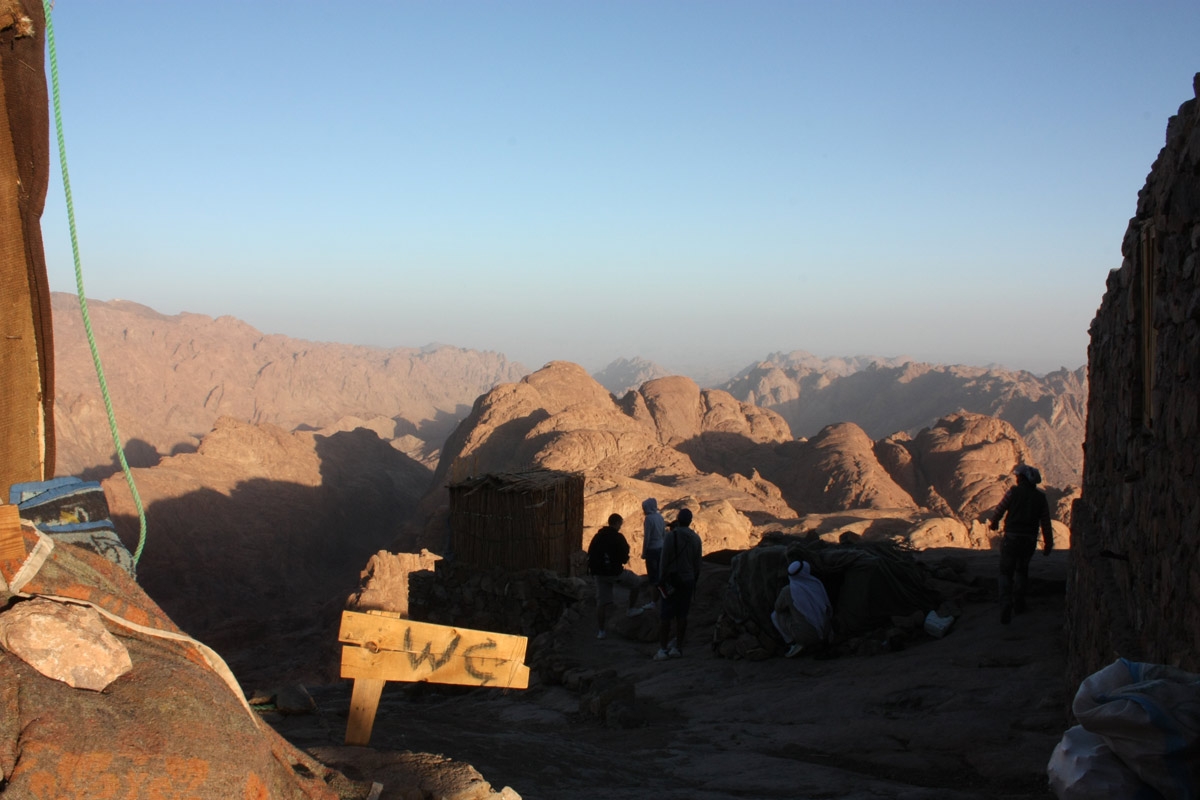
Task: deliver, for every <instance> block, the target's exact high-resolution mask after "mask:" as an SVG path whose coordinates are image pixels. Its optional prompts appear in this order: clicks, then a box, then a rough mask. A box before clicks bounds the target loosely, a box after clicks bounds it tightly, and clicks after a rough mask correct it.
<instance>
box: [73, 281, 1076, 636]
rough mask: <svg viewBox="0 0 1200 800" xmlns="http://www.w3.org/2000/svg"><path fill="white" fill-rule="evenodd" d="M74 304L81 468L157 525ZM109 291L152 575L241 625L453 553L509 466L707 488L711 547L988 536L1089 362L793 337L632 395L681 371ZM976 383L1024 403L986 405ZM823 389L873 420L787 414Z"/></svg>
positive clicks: (157, 593) (825, 399) (118, 511)
mask: <svg viewBox="0 0 1200 800" xmlns="http://www.w3.org/2000/svg"><path fill="white" fill-rule="evenodd" d="M54 308H55V324H56V337H55V339H56V347H57V350H56V358H57V364H56V374H57V392H56V401H57V402H56V423H57V437H58V448H59V454H60V455H59V468H58V472H59V474H82V475H84V476H85V477H101V478H103V477H105V476H110V477H107V478H106V479H105V489H106V492H107V493H108V495H109V497H110V503H111V505H112V511H113V514H114V517H115V518H116V519H117V520H118V523H119V528H120V530H121V533H122V536H123V538H124V539H125V540H126V541H127V542H129V543H131V544H132V543H134V542H136V538H137V534H136V530H137V528H136V521H135V518H134V507H133V502H132V498H131V496H130V495H129V492H128V489H127V488H126V486H125V483H124V480H123V479H122V478H121V477H120V476H119V475H114V474H113V472H114V469H115V468H114V463H113V462H114V456H113V454H112V445H111V442H110V440H109V434H108V426H107V423H106V421H105V418H104V413H103V404H102V402H101V399H100V397H99V393H98V390H97V389H96V388H95V377H94V373H93V368H92V365H91V362H90V358H89V356H88V351H87V347H86V344H85V339H84V336H83V332H82V330H81V323H80V320H79V315H78V308H77V306H76V304H75V299H74V298H73V297H72V296H70V295H56V296H55V297H54ZM90 310H91V319H92V322H93V327H94V330H95V335H96V339H97V342H98V344H99V348H100V351H101V355H102V357H103V358H104V363H105V371H106V375H107V379H108V385H109V387H110V389H111V391H112V395H113V398H114V404H115V406H116V408H117V415H118V421H119V423H120V427H121V432H122V434H123V435H124V437H125V440H126V441H127V443H128V444H127V454H128V457H129V460H130V462H131V464H132V465H133V466H134V467H135V468H136V469H135V471H134V472H135V478H136V483H137V485H138V487H139V492H140V494H141V497H142V501H143V503H144V505H145V507H146V510H147V517H148V521H149V529H150V531H151V534H150V537H149V540H148V544H147V546H146V550H145V553H144V560H143V563H142V567H141V574H140V577H141V579H142V580H143V583H144V585H146V586H147V588H148V589H150V590H151V594H152V596H154V597H155V599H156V600H157V601H158V602H160V603H161V604H162V605H163V606H164V608H165V609H166V610H167V611H168V612H169V613H171V615H172V616H173V618H176V619H177V620H178V621H179V622H180V623H181V624H183V625H184V626H185V627H186V628H188V629H189V630H192V631H193V632H196V633H203V634H204V635H205V636H208V637H209V638H214V639H215V640H218V641H219V640H220V637H221V636H223V635H230V636H237V635H243V633H244V632H245V631H248V630H253V629H255V628H254V625H251V624H249V623H248V622H246V620H245V615H246V614H250V615H251V616H256V617H262V616H264V615H266V616H270V615H271V614H274V613H276V612H278V613H280V614H283V616H284V617H286V616H287V613H291V612H294V611H295V610H296V609H297V608H299V607H301V606H302V605H304V604H305V603H306V602H310V601H312V599H313V597H314V596H315V595H314V594H313V591H314V590H316V589H318V588H319V587H324V588H322V589H321V591H320V592H319V593H318V594H319V595H320V596H323V597H329V596H336V595H338V594H339V593H340V592H341V591H345V592H347V593H348V592H350V591H352V590H353V589H354V586H355V584H356V582H357V578H358V572H359V570H360V568H361V566H362V564H363V563H364V562H365V560H366V559H367V557H368V556H369V555H370V554H371V553H372V552H374V551H375V550H377V549H383V548H386V549H389V550H393V551H396V550H401V551H409V552H416V551H417V550H419V549H420V548H422V547H429V548H431V549H434V550H437V549H438V547H439V546H440V544H441V543H442V542H443V541H444V537H445V522H444V517H443V516H442V512H444V505H445V500H446V492H445V486H446V484H447V483H448V482H450V481H453V480H456V479H459V478H461V477H464V476H466V475H471V474H478V473H480V472H488V471H511V470H521V469H528V468H531V467H545V468H548V469H561V470H570V471H579V472H584V473H585V474H586V476H587V481H586V506H585V507H586V520H585V522H586V525H587V530H588V531H589V532H590V531H594V530H595V528H596V527H598V526H599V525H600V524H601V523H602V522H603V521H604V520H605V519H606V518H607V516H608V515H609V514H610V513H612V512H613V511H619V512H620V513H622V514H625V515H627V516H629V515H632V516H633V517H634V518H636V514H637V512H638V509H639V508H640V503H641V500H642V499H643V498H644V497H647V496H655V497H657V498H659V500H660V504H661V505H662V506H663V507H664V508H666V509H667V511H668V514H670V513H671V512H672V511H674V510H678V509H679V508H683V507H685V506H686V507H690V508H692V509H693V511H694V512H695V513H696V514H697V517H698V519H699V520H702V523H701V525H700V527H701V528H702V529H703V535H704V538H705V547H706V549H707V550H721V549H730V550H736V549H744V548H745V547H748V546H750V545H751V544H753V543H754V542H755V541H757V540H758V539H759V538H760V537H761V536H762V535H763V534H764V533H765V532H769V531H772V530H784V531H789V532H793V533H804V532H809V533H813V534H815V535H820V536H825V537H834V538H836V537H839V536H842V535H861V536H866V537H868V538H878V537H894V536H900V537H903V538H905V539H907V540H908V541H909V542H910V543H912V544H914V545H915V546H922V545H931V544H939V545H946V544H950V545H954V546H968V547H986V546H988V542H989V536H988V533H987V531H985V530H984V529H983V528H982V526H981V525H980V523H979V516H980V514H981V513H983V512H984V511H985V510H987V509H988V508H990V507H992V506H994V505H995V502H996V501H997V500H998V499H999V497H1000V494H1001V492H1002V491H1003V488H1004V486H1005V484H1006V482H1007V480H1008V479H1009V476H1010V473H1011V470H1012V467H1013V465H1015V464H1016V463H1017V462H1018V461H1022V460H1026V461H1027V460H1033V461H1034V462H1035V463H1042V464H1046V463H1047V462H1045V461H1042V457H1041V456H1039V454H1038V452H1037V451H1036V449H1035V448H1036V447H1042V448H1043V450H1042V452H1048V449H1047V447H1046V445H1045V443H1044V442H1042V441H1041V440H1039V439H1038V438H1037V435H1038V433H1039V431H1040V432H1044V434H1045V437H1046V441H1054V439H1053V437H1054V436H1057V435H1059V434H1060V432H1061V431H1068V432H1069V431H1070V430H1071V428H1070V426H1069V425H1068V424H1067V422H1070V421H1071V420H1073V419H1075V417H1073V416H1072V413H1074V412H1073V410H1072V409H1073V408H1074V406H1073V405H1072V404H1073V403H1074V402H1075V394H1074V393H1075V392H1077V391H1078V388H1079V387H1078V380H1079V379H1080V378H1079V377H1077V376H1076V375H1075V374H1074V373H1065V372H1064V373H1062V374H1061V375H1059V376H1058V377H1057V378H1054V379H1051V378H1050V376H1048V378H1047V379H1046V380H1045V381H1042V380H1041V379H1036V378H1034V377H1033V376H1030V375H1028V374H1025V373H1021V374H1011V375H1010V374H1007V373H1004V372H1001V371H998V370H984V369H979V370H971V369H969V368H961V367H935V366H930V365H919V364H913V363H911V362H904V363H898V364H897V363H889V362H886V361H882V360H877V359H876V360H864V359H845V360H840V361H820V360H816V361H813V360H812V359H811V357H807V358H806V357H804V356H800V355H797V354H790V355H789V356H788V357H782V356H773V357H772V359H773V360H769V361H764V362H761V363H760V364H758V365H755V366H754V367H752V368H749V369H747V370H745V371H744V372H743V374H742V375H741V376H739V378H737V379H736V380H735V381H733V382H731V383H730V384H729V389H733V390H736V392H738V393H741V394H742V395H744V397H743V396H739V395H738V394H735V393H734V392H732V391H729V390H728V389H722V388H702V387H701V386H699V385H698V384H696V383H695V382H694V381H692V380H691V379H690V378H686V377H682V376H659V377H652V378H649V379H647V380H643V381H642V382H641V383H640V384H639V385H638V386H636V388H627V389H626V390H625V391H624V392H623V393H620V394H619V395H618V394H617V393H614V392H613V391H612V388H610V387H616V386H618V385H629V381H631V380H637V379H638V378H639V377H644V376H650V375H654V374H656V373H657V372H659V370H657V369H656V368H655V367H654V365H652V364H649V362H644V361H639V360H630V361H626V362H624V363H620V364H617V365H616V367H615V368H614V369H612V370H611V371H610V374H609V377H611V378H612V379H613V380H614V381H615V382H610V384H609V386H605V385H602V384H601V383H599V382H598V381H597V380H596V379H594V378H593V377H591V376H590V375H588V374H587V372H586V371H585V370H584V369H583V368H582V367H579V366H577V365H575V364H571V363H569V362H552V363H550V364H548V365H547V366H546V367H544V368H543V369H541V370H538V371H537V372H534V373H532V374H525V370H524V369H523V368H522V367H521V366H520V365H519V364H515V363H513V362H510V361H508V360H507V359H506V358H505V357H504V356H503V355H500V354H497V353H481V352H477V351H468V350H461V349H458V348H453V347H445V346H439V347H430V348H425V349H413V348H396V349H391V350H385V349H377V348H369V347H358V346H350V345H339V344H324V343H313V342H304V341H300V340H295V339H289V338H287V337H283V336H271V335H264V334H262V333H261V332H259V331H257V330H255V329H254V328H252V327H251V326H249V325H246V324H245V323H243V322H240V321H238V320H236V319H233V318H229V317H220V318H216V319H213V318H210V317H206V316H202V315H197V314H180V315H175V316H167V315H163V314H159V313H157V312H155V311H153V310H151V309H149V308H146V307H145V306H140V305H137V304H135V303H129V302H125V301H111V302H97V301H93V302H91V303H90ZM893 384H894V385H893ZM855 386H859V387H862V388H863V391H864V392H867V396H865V397H862V398H858V397H856V396H855V395H854V393H853V392H852V391H851V389H853V388H854V387H855ZM922 387H926V388H928V389H929V391H930V392H931V393H934V394H936V397H937V398H940V399H938V400H929V399H927V398H925V397H923V395H921V393H920V392H919V391H918V390H919V389H920V388H922ZM1056 388H1057V389H1058V391H1059V393H1058V394H1055V390H1056ZM939 392H940V394H939ZM964 397H966V398H968V399H970V398H972V397H974V398H978V402H979V403H985V402H986V403H990V404H991V405H989V406H988V408H990V409H992V410H1003V411H1004V412H1005V413H1006V414H1008V415H1009V416H1012V418H1013V419H1015V420H1017V422H1016V423H1014V422H1012V421H1009V420H1007V419H1006V418H1005V417H1004V416H1003V415H992V414H983V413H979V412H973V411H970V410H967V411H962V410H961V409H962V408H963V407H964V406H965V405H967V403H964V402H963V398H964ZM746 398H750V399H746ZM751 399H752V400H754V401H755V402H751V401H750V400H751ZM805 400H815V401H817V407H818V408H823V409H824V410H825V412H826V413H830V414H833V413H836V412H837V411H839V410H841V409H846V410H847V412H849V411H854V410H857V411H858V413H860V414H862V415H863V416H861V417H860V420H862V421H860V420H854V419H852V418H851V415H850V414H849V413H847V414H846V415H845V417H844V418H842V419H838V420H836V421H835V422H834V423H833V424H829V425H825V426H822V427H821V428H820V429H818V430H816V431H811V432H809V433H808V435H807V436H805V437H800V438H798V437H797V436H796V433H797V430H796V428H794V427H793V423H792V422H791V420H790V419H789V418H788V415H789V414H791V415H793V416H796V415H799V418H800V419H801V420H802V423H801V424H808V425H814V424H816V423H815V422H812V421H811V420H815V419H817V416H816V412H814V411H811V410H807V411H806V410H804V409H805V406H804V405H803V403H802V401H805ZM939 402H940V403H941V404H942V405H940V406H939ZM1021 409H1024V412H1025V416H1020V414H1019V413H1018V412H1019V411H1020V410H1021ZM888 413H892V414H895V415H898V416H897V417H896V418H897V419H901V420H902V422H901V423H900V424H896V425H895V426H892V425H890V424H888V423H887V421H886V420H887V418H888V417H887V414H888ZM926 417H928V418H929V419H928V420H927V421H923V420H925V419H926ZM803 420H810V422H807V423H805V422H803ZM1018 423H1019V426H1018ZM1055 425H1057V426H1058V427H1057V428H1056V427H1055ZM917 426H919V427H917ZM908 428H912V429H911V430H909V429H908ZM878 430H886V433H884V434H882V435H880V434H877V433H876V432H875V431H878ZM1023 434H1024V435H1023ZM1027 437H1028V438H1027ZM1047 472H1049V469H1047ZM1049 482H1050V483H1051V484H1053V480H1051V481H1049ZM1063 496H1064V493H1063V492H1061V491H1058V492H1056V493H1055V495H1054V499H1055V500H1056V504H1057V505H1059V506H1061V508H1060V512H1059V516H1060V518H1062V519H1065V508H1066V507H1067V504H1068V503H1069V499H1070V495H1069V494H1065V498H1066V499H1062V498H1063ZM1060 500H1061V502H1058V501H1060ZM635 527H636V526H635ZM586 535H590V534H589V533H585V536H586ZM1060 538H1062V539H1063V540H1064V541H1065V535H1064V536H1061V537H1060ZM636 551H637V547H636V542H635V552H636ZM336 553H343V554H345V557H344V558H342V557H334V555H333V554H336ZM318 573H319V574H318ZM297 575H302V576H305V577H304V578H303V580H301V581H297V580H296V576H297ZM332 587H340V589H337V590H335V589H333V588H332ZM326 590H328V592H331V593H332V595H331V594H329V593H327V592H326ZM222 631H224V632H225V633H222ZM234 649H238V648H234Z"/></svg>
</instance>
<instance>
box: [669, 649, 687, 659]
mask: <svg viewBox="0 0 1200 800" xmlns="http://www.w3.org/2000/svg"><path fill="white" fill-rule="evenodd" d="M667 655H668V656H669V657H670V658H683V653H681V652H679V648H678V647H672V648H671V649H670V650H668V651H667Z"/></svg>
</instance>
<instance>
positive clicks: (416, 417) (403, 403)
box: [52, 292, 527, 476]
mask: <svg viewBox="0 0 1200 800" xmlns="http://www.w3.org/2000/svg"><path fill="white" fill-rule="evenodd" d="M52 305H53V314H54V338H55V376H56V391H55V409H56V412H55V426H56V430H57V441H58V469H57V471H58V474H60V475H87V476H93V475H104V474H108V473H111V472H112V471H113V469H114V462H115V455H114V449H113V444H112V438H111V435H110V434H109V428H108V423H107V420H106V417H105V410H104V404H103V400H102V398H101V395H100V390H99V385H98V382H97V379H96V372H95V367H94V366H93V363H92V359H91V354H90V352H89V349H88V346H87V339H86V334H85V332H84V330H83V321H82V317H81V314H80V311H79V303H78V300H77V299H76V298H75V296H74V295H70V294H65V293H61V292H55V293H54V294H53V297H52ZM88 308H89V312H90V313H89V317H90V319H91V322H92V327H93V330H94V335H95V339H96V343H97V346H98V348H99V351H100V355H101V359H102V361H103V365H104V372H105V375H106V379H107V383H108V386H109V389H110V391H111V393H112V396H113V405H114V408H115V410H116V416H117V423H118V427H119V429H120V432H121V435H122V437H123V438H124V440H125V441H126V442H128V444H127V446H126V451H127V452H126V456H127V458H128V459H129V462H130V463H131V464H132V465H134V466H151V465H153V464H155V463H157V462H158V459H159V458H161V457H163V456H167V455H171V454H176V453H184V452H194V451H195V450H196V448H197V447H198V446H199V444H200V440H201V438H202V437H204V436H205V435H206V434H208V432H209V431H210V430H212V428H213V424H214V423H215V422H216V420H217V419H218V418H219V417H222V416H229V417H233V418H235V419H239V420H242V421H245V422H251V423H268V424H271V425H277V426H279V427H281V428H283V429H284V430H288V431H292V430H298V429H309V430H314V429H319V428H326V427H331V426H339V425H340V427H341V428H343V429H353V428H356V427H368V428H370V429H372V430H375V431H376V432H377V433H378V434H379V435H380V436H381V437H382V438H384V439H386V440H388V441H390V442H391V443H392V444H393V446H394V447H396V448H397V449H399V450H401V451H402V452H404V453H406V454H408V455H410V456H412V457H413V458H414V459H416V460H417V461H420V462H421V463H424V464H426V465H428V466H430V467H432V466H433V465H435V464H436V463H437V451H438V449H439V448H440V447H441V443H442V441H443V440H444V439H445V438H446V436H447V435H449V433H450V431H452V430H453V429H454V426H455V425H457V424H458V421H459V420H460V419H461V418H462V417H463V416H464V415H465V414H466V413H467V411H468V410H469V409H470V407H471V404H472V403H473V402H474V401H475V398H476V397H478V396H479V395H480V394H481V393H482V392H485V391H487V390H488V389H490V388H492V387H493V386H495V385H496V384H497V383H502V382H505V381H514V380H517V379H518V378H520V377H521V376H522V375H524V374H525V373H526V372H527V370H526V369H525V368H524V367H523V366H521V365H520V364H517V363H515V362H512V361H509V360H508V359H507V358H505V357H504V356H503V355H501V354H499V353H493V352H480V351H477V350H464V349H461V348H457V347H449V346H431V347H428V348H421V349H418V348H409V347H398V348H391V349H384V348H374V347H362V346H356V345H346V344H331V343H323V342H309V341H304V340H300V339H292V338H289V337H287V336H278V335H266V334H263V333H261V332H259V331H257V330H255V329H254V328H253V327H251V326H250V325H247V324H246V323H244V322H242V321H240V320H237V319H235V318H233V317H227V316H226V317H218V318H216V319H213V318H212V317H208V316H204V315H202V314H188V313H184V314H177V315H173V316H168V315H165V314H160V313H158V312H157V311H154V310H153V309H151V308H148V307H146V306H143V305H139V304H137V303H132V302H129V301H125V300H112V301H97V300H91V301H89V303H88Z"/></svg>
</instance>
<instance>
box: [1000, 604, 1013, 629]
mask: <svg viewBox="0 0 1200 800" xmlns="http://www.w3.org/2000/svg"><path fill="white" fill-rule="evenodd" d="M1010 622H1012V605H1010V604H1009V603H1005V604H1004V608H1002V609H1000V624H1001V625H1007V624H1008V623H1010Z"/></svg>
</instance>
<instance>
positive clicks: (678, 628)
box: [654, 508, 703, 661]
mask: <svg viewBox="0 0 1200 800" xmlns="http://www.w3.org/2000/svg"><path fill="white" fill-rule="evenodd" d="M691 524H692V511H691V509H688V508H685V509H683V510H682V511H680V512H679V515H678V516H676V517H675V523H674V524H673V525H672V526H671V528H670V530H668V531H667V535H666V537H665V538H664V539H663V554H662V566H661V574H660V575H659V580H658V586H659V591H660V592H661V593H662V595H663V600H662V607H661V610H660V614H661V616H660V621H659V628H658V638H659V644H660V645H661V647H659V649H658V652H657V653H655V654H654V660H655V661H666V660H667V659H668V658H679V657H680V656H682V655H683V642H684V639H685V638H686V636H687V620H688V612H689V611H690V610H691V608H692V595H693V594H694V593H695V591H696V582H697V581H698V580H699V579H700V557H701V550H702V547H703V544H702V542H701V541H700V536H699V534H697V533H696V532H695V531H694V530H692V529H691V527H690V526H691ZM672 620H674V622H675V638H674V640H672V639H671V622H672Z"/></svg>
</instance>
